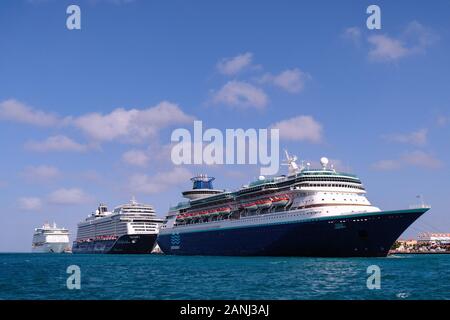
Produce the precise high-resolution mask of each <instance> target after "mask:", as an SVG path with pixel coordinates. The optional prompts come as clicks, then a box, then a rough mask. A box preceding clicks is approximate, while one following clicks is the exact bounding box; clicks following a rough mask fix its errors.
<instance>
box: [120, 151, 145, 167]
mask: <svg viewBox="0 0 450 320" xmlns="http://www.w3.org/2000/svg"><path fill="white" fill-rule="evenodd" d="M122 160H123V161H124V162H125V163H127V164H129V165H132V166H137V167H145V166H146V165H147V164H148V162H149V160H150V158H149V156H148V155H147V153H146V152H145V151H143V150H129V151H127V152H125V153H124V154H123V155H122Z"/></svg>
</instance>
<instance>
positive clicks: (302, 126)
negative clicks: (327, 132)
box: [270, 116, 323, 143]
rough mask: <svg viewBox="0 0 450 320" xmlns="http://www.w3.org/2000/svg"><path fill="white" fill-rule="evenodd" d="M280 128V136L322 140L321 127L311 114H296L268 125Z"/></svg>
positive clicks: (297, 139) (304, 139)
mask: <svg viewBox="0 0 450 320" xmlns="http://www.w3.org/2000/svg"><path fill="white" fill-rule="evenodd" d="M270 128H276V129H279V130H280V138H281V139H286V140H294V141H309V142H312V143H320V142H321V141H322V139H323V138H322V134H323V127H322V125H321V124H320V123H319V122H317V121H316V120H314V118H313V117H311V116H298V117H295V118H291V119H287V120H283V121H279V122H277V123H275V124H273V125H271V126H270Z"/></svg>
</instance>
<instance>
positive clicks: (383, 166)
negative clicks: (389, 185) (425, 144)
mask: <svg viewBox="0 0 450 320" xmlns="http://www.w3.org/2000/svg"><path fill="white" fill-rule="evenodd" d="M411 166H412V167H422V168H427V169H439V168H441V167H442V166H443V163H442V161H441V160H439V159H437V158H435V157H434V156H433V155H431V154H428V153H426V152H424V151H419V150H416V151H413V152H408V153H405V154H403V155H402V156H401V157H400V158H398V159H388V160H380V161H378V162H376V163H374V164H373V168H374V169H376V170H397V169H401V168H404V167H411Z"/></svg>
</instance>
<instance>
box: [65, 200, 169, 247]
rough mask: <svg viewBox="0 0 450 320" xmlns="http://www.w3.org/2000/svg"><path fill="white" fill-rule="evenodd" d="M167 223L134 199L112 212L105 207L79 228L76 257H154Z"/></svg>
mask: <svg viewBox="0 0 450 320" xmlns="http://www.w3.org/2000/svg"><path fill="white" fill-rule="evenodd" d="M162 222H163V220H162V219H160V218H158V217H156V214H155V210H154V209H153V207H152V206H151V205H147V204H141V203H138V202H136V200H135V199H134V198H133V199H132V200H131V201H130V203H127V204H124V205H121V206H118V207H116V208H115V209H114V210H113V211H112V212H110V211H108V208H107V207H106V205H104V204H100V205H99V207H98V208H97V210H96V211H95V212H94V213H92V214H91V215H90V216H89V217H88V218H87V219H86V220H85V221H83V222H80V223H79V224H78V231H77V238H76V240H75V241H74V243H73V246H72V252H73V253H151V251H152V250H153V248H154V247H155V244H156V237H157V236H158V232H159V227H160V225H161V224H162Z"/></svg>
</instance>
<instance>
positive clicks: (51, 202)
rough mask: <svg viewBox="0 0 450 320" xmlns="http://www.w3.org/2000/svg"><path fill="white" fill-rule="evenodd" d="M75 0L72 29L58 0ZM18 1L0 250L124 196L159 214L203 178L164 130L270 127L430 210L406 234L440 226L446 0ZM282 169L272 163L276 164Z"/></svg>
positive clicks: (447, 134) (385, 194) (5, 109)
mask: <svg viewBox="0 0 450 320" xmlns="http://www.w3.org/2000/svg"><path fill="white" fill-rule="evenodd" d="M70 4H77V5H79V6H80V8H81V27H82V28H81V30H68V29H67V28H66V18H67V16H68V15H67V14H66V8H67V6H68V5H70ZM370 4H373V2H372V1H370V2H369V1H339V2H337V1H336V2H331V1H314V2H313V1H245V2H244V1H195V2H189V3H188V2H186V1H143V0H134V1H133V0H128V1H125V0H110V1H107V0H85V1H81V0H80V1H52V0H28V1H26V0H23V1H12V0H11V1H8V0H6V1H2V2H1V3H0V39H1V41H0V134H1V137H2V139H1V148H2V166H1V168H0V201H1V203H2V205H3V210H2V211H1V213H0V223H1V226H2V232H1V234H0V251H29V250H30V245H31V238H32V233H33V228H35V227H36V226H39V225H41V224H42V223H43V222H44V221H46V220H48V221H53V220H54V221H56V222H57V223H58V224H59V225H63V226H66V227H68V228H70V230H71V232H72V233H73V235H75V232H76V224H77V222H78V221H80V220H82V219H84V218H85V217H86V216H87V215H88V214H89V213H90V212H91V211H92V210H93V209H95V206H96V204H97V202H99V201H102V202H106V203H108V204H109V205H110V206H115V205H118V204H121V203H123V202H126V201H127V200H129V198H130V197H131V196H132V195H135V196H136V197H137V199H138V200H140V201H143V202H146V203H151V204H153V205H154V206H155V208H156V210H157V212H158V214H159V215H160V216H163V215H164V214H165V213H166V210H167V208H168V207H169V205H173V204H175V203H176V202H178V201H179V200H180V199H181V195H180V192H181V191H182V190H184V189H186V188H190V183H189V180H188V178H189V176H190V175H192V174H194V173H198V172H206V173H209V174H210V175H214V176H215V177H216V178H217V180H216V181H215V186H216V187H220V188H231V189H233V188H237V187H239V186H240V185H242V184H244V183H247V182H248V181H249V180H252V179H254V178H255V177H256V176H257V175H258V172H259V169H258V167H256V166H237V165H227V166H213V167H210V168H205V167H192V166H183V167H177V168H175V167H174V166H173V165H172V163H171V161H170V156H169V155H170V147H169V146H170V135H171V132H172V131H173V130H174V129H175V128H183V127H185V128H188V129H190V128H192V121H193V120H194V119H197V120H202V121H203V124H204V126H205V127H209V128H218V129H220V130H225V129H227V128H246V129H247V128H257V129H259V128H268V127H272V126H275V127H279V128H281V129H280V130H281V131H280V134H281V141H280V144H281V147H282V148H287V149H289V151H290V152H291V153H293V154H296V155H297V156H299V158H301V159H306V160H309V161H316V162H317V160H318V159H319V158H320V157H321V156H327V157H329V158H330V159H332V162H333V163H335V165H336V167H338V168H341V169H345V170H346V171H351V172H352V173H356V174H358V175H359V176H360V177H361V179H362V180H363V183H364V184H365V186H366V188H367V190H368V197H369V200H371V201H372V203H373V204H375V205H377V206H379V207H381V208H383V209H396V208H407V207H408V206H409V205H410V204H413V203H415V202H417V201H418V200H417V199H416V198H415V196H416V195H417V194H423V196H424V199H425V201H426V202H427V203H430V204H431V205H432V207H433V208H432V210H431V211H430V212H429V213H428V214H427V215H426V216H424V217H422V218H421V219H420V220H419V221H418V222H416V223H415V224H414V225H413V226H412V227H411V228H410V229H409V230H408V231H407V233H406V234H405V235H404V237H412V236H415V235H416V234H417V233H418V232H421V231H442V232H450V219H449V216H448V215H449V212H448V207H449V197H448V195H449V191H450V174H449V167H448V163H449V160H450V151H449V146H450V59H449V58H448V57H449V53H450V20H449V19H448V14H449V12H450V3H449V2H448V1H433V3H432V4H431V5H430V4H428V3H426V2H425V1H395V2H393V1H390V2H384V1H377V2H376V4H378V5H379V6H380V8H381V19H382V28H381V30H368V29H367V27H366V18H367V17H368V15H367V14H366V8H367V6H368V5H370ZM283 170H285V168H281V172H280V173H284V172H283Z"/></svg>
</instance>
